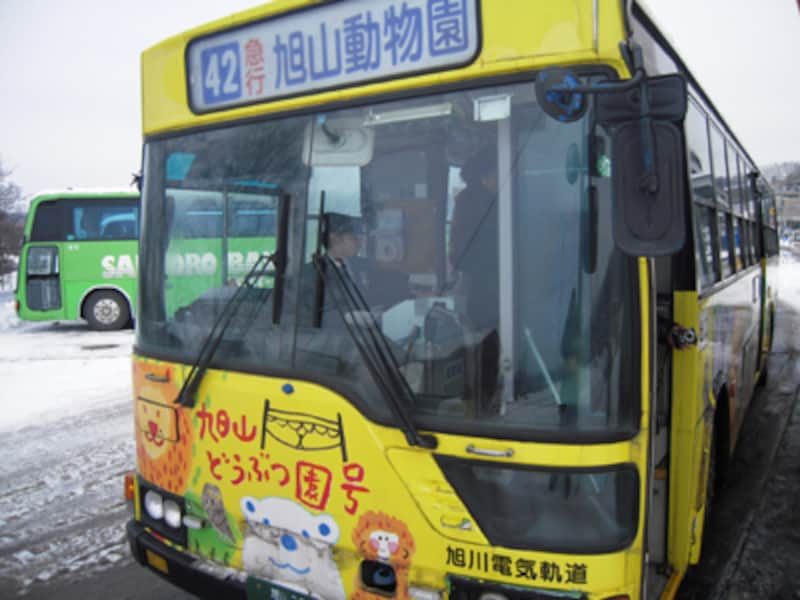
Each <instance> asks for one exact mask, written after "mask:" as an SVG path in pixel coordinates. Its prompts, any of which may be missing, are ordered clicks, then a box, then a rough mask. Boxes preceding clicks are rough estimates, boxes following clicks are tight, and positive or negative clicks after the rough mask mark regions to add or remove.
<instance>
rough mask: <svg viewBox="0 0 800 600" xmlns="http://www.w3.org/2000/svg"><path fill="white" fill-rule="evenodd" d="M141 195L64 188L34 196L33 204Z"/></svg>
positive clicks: (135, 191) (119, 190)
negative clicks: (43, 201)
mask: <svg viewBox="0 0 800 600" xmlns="http://www.w3.org/2000/svg"><path fill="white" fill-rule="evenodd" d="M139 195H140V194H139V192H138V191H137V190H131V189H126V188H63V189H49V190H42V191H40V192H38V193H37V194H34V196H33V198H32V199H31V202H34V201H37V202H38V201H41V200H49V199H52V198H109V197H120V198H132V197H137V196H139Z"/></svg>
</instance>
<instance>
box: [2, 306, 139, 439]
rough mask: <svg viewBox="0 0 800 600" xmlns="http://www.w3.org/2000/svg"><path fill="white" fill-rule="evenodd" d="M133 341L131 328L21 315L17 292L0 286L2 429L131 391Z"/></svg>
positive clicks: (72, 411)
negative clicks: (104, 329)
mask: <svg viewBox="0 0 800 600" xmlns="http://www.w3.org/2000/svg"><path fill="white" fill-rule="evenodd" d="M132 343H133V332H132V331H131V330H130V329H127V330H123V331H115V332H94V331H90V330H89V329H88V327H87V325H86V324H85V323H83V322H63V323H48V322H43V323H31V322H23V321H20V320H19V319H18V318H17V315H16V312H15V310H14V299H13V293H12V292H7V291H6V292H0V365H2V369H1V370H0V407H1V408H0V433H2V432H5V431H12V430H15V429H18V428H20V427H23V426H25V425H28V424H30V423H42V422H43V421H50V420H61V419H63V418H64V417H65V416H67V415H74V414H78V413H81V412H83V411H85V410H86V409H89V408H92V407H96V406H99V405H103V404H105V403H107V402H108V399H109V398H118V399H120V398H124V397H128V396H129V395H130V374H131V366H130V365H131V362H130V354H131V345H132Z"/></svg>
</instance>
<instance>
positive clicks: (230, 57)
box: [201, 42, 242, 104]
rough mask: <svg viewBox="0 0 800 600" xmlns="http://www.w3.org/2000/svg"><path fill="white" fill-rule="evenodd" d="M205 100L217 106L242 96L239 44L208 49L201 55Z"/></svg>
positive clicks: (234, 43)
mask: <svg viewBox="0 0 800 600" xmlns="http://www.w3.org/2000/svg"><path fill="white" fill-rule="evenodd" d="M201 61H202V73H203V100H204V102H205V103H206V104H215V103H217V102H224V101H228V100H236V99H238V98H240V97H241V95H242V86H241V85H240V83H239V82H240V77H239V44H237V43H236V42H232V43H229V44H223V45H221V46H213V47H211V48H206V49H205V50H203V51H202V53H201Z"/></svg>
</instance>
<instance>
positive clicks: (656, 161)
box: [611, 121, 686, 256]
mask: <svg viewBox="0 0 800 600" xmlns="http://www.w3.org/2000/svg"><path fill="white" fill-rule="evenodd" d="M650 126H651V127H652V131H653V151H654V152H655V155H654V156H651V157H649V160H650V161H651V165H652V171H650V172H648V171H647V170H646V169H645V168H644V167H643V160H645V161H646V160H648V152H649V151H648V149H646V148H645V144H643V141H642V138H643V136H642V128H643V127H647V126H646V125H642V124H640V123H639V122H638V121H629V122H627V123H624V124H622V125H620V126H619V127H617V128H616V129H615V131H614V133H613V137H612V146H613V150H612V159H611V160H612V165H613V167H612V173H613V183H612V186H613V187H612V189H613V192H614V193H613V196H614V240H615V242H616V244H617V246H618V247H619V248H620V250H622V251H623V252H625V253H626V254H630V255H633V256H663V255H667V254H673V253H675V252H677V251H678V250H680V249H681V248H682V247H683V244H684V242H685V236H686V233H685V225H684V214H685V210H684V198H683V195H684V179H685V176H684V162H683V136H682V135H681V133H680V131H679V130H678V128H677V127H676V126H675V125H673V124H672V123H669V122H663V121H655V122H653V123H651V124H650Z"/></svg>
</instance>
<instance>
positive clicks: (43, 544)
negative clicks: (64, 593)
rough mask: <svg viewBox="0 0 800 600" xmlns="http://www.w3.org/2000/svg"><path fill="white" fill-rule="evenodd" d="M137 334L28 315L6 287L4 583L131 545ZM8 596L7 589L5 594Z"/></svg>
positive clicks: (109, 555)
mask: <svg viewBox="0 0 800 600" xmlns="http://www.w3.org/2000/svg"><path fill="white" fill-rule="evenodd" d="M132 342H133V333H132V332H131V331H130V330H125V331H121V332H111V333H98V332H92V331H89V330H88V328H87V327H86V325H85V324H83V323H59V324H53V323H22V322H20V321H19V320H18V319H17V317H16V315H15V314H14V310H13V298H12V295H11V293H10V292H0V457H1V458H0V591H2V592H3V593H5V592H8V591H9V590H14V591H15V592H20V591H24V589H25V588H27V587H28V586H29V585H30V584H31V583H33V582H34V581H38V582H42V581H48V580H51V579H52V578H54V577H57V576H61V575H68V574H78V573H80V574H81V575H85V574H86V572H87V571H93V570H96V569H103V568H107V566H109V565H113V564H115V563H116V562H117V561H119V560H121V559H122V558H123V557H125V556H126V555H127V553H128V549H127V544H126V542H125V535H124V522H125V521H126V520H127V518H128V514H127V509H126V506H125V501H124V498H123V473H124V472H125V471H127V470H129V469H132V468H133V465H134V456H135V454H134V441H133V419H132V416H131V415H132V412H131V401H130V393H131V392H130V389H131V384H130V373H131V367H130V353H131V344H132ZM0 595H2V594H0Z"/></svg>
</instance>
